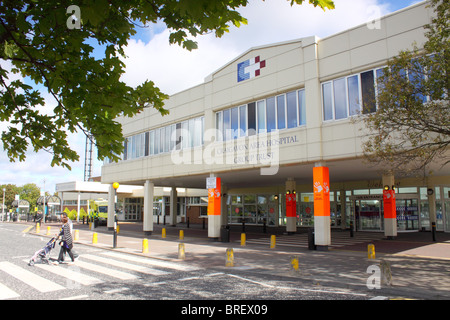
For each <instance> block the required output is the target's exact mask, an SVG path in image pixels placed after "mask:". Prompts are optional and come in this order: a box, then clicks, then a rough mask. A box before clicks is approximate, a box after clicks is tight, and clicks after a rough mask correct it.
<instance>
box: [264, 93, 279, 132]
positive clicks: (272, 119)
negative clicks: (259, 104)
mask: <svg viewBox="0 0 450 320" xmlns="http://www.w3.org/2000/svg"><path fill="white" fill-rule="evenodd" d="M266 115H267V132H272V131H273V130H275V129H276V128H277V124H276V112H275V97H272V98H269V99H267V100H266Z"/></svg>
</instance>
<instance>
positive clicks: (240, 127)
mask: <svg viewBox="0 0 450 320" xmlns="http://www.w3.org/2000/svg"><path fill="white" fill-rule="evenodd" d="M304 125H306V104H305V90H304V89H303V90H298V91H292V92H288V93H286V94H282V95H278V96H276V97H269V98H267V99H265V100H260V101H257V102H251V103H249V104H246V105H243V106H239V107H233V108H231V109H226V110H223V111H219V112H217V113H216V129H217V130H218V132H220V135H219V137H218V138H217V140H218V141H222V140H231V139H237V138H239V137H245V136H252V135H255V134H259V133H266V132H272V131H275V130H283V129H291V128H297V127H299V126H304Z"/></svg>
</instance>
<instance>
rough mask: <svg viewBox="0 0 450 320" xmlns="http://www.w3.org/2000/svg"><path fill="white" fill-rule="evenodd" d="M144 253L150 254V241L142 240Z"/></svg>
mask: <svg viewBox="0 0 450 320" xmlns="http://www.w3.org/2000/svg"><path fill="white" fill-rule="evenodd" d="M142 253H148V239H144V240H142Z"/></svg>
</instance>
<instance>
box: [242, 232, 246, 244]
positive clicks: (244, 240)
mask: <svg viewBox="0 0 450 320" xmlns="http://www.w3.org/2000/svg"><path fill="white" fill-rule="evenodd" d="M245 242H246V236H245V233H241V246H242V247H245Z"/></svg>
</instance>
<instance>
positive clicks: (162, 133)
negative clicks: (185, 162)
mask: <svg viewBox="0 0 450 320" xmlns="http://www.w3.org/2000/svg"><path fill="white" fill-rule="evenodd" d="M165 136H166V130H165V128H160V129H159V153H163V152H164V140H165Z"/></svg>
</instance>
